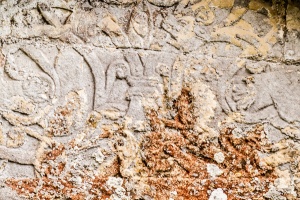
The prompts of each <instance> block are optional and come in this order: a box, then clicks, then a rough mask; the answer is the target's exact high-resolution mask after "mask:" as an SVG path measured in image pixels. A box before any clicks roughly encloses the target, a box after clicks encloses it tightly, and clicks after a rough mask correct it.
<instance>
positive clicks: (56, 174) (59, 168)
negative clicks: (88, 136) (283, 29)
mask: <svg viewBox="0 0 300 200" xmlns="http://www.w3.org/2000/svg"><path fill="white" fill-rule="evenodd" d="M104 133H106V132H105V131H104ZM106 134H107V133H106ZM75 149H78V146H77V145H76V144H75V143H74V140H71V141H70V142H69V143H67V144H65V145H62V144H60V145H55V144H53V145H52V148H51V149H50V150H48V151H45V153H44V156H43V157H41V163H40V164H41V168H40V169H39V171H40V175H41V176H42V177H41V178H35V179H8V180H6V184H7V185H8V186H9V187H11V188H12V189H13V190H15V191H16V192H17V193H18V194H19V195H22V196H24V197H26V198H30V199H44V200H52V199H70V200H84V199H87V197H88V196H89V198H90V197H93V198H92V199H94V200H96V199H97V200H98V199H106V198H108V197H109V196H110V195H111V194H112V193H113V192H112V191H110V190H109V189H108V188H107V187H106V186H105V184H106V181H107V179H108V177H111V176H117V175H118V174H119V173H120V164H119V163H118V160H117V159H115V160H114V161H113V162H112V163H111V165H110V166H108V167H107V168H105V173H102V174H101V175H96V174H95V172H94V171H92V170H93V169H88V168H78V167H75V165H80V164H79V163H74V165H72V164H71V165H70V163H68V160H72V159H74V157H76V155H78V152H77V151H76V150H75ZM69 162H70V161H69ZM90 174H93V175H92V176H91V175H90ZM84 185H85V186H84Z"/></svg>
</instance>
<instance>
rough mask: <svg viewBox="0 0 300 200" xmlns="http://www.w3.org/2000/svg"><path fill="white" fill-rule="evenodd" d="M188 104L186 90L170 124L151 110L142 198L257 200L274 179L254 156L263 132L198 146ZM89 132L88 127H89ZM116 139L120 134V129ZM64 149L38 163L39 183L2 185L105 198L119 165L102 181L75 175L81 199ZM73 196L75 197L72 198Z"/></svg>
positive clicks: (26, 191) (36, 193)
mask: <svg viewBox="0 0 300 200" xmlns="http://www.w3.org/2000/svg"><path fill="white" fill-rule="evenodd" d="M193 99H194V98H193V96H192V94H191V93H190V90H189V89H188V88H186V89H183V90H182V92H181V95H180V96H179V97H178V98H177V99H176V100H175V101H174V102H173V107H172V108H171V109H173V110H174V111H175V112H176V114H175V115H174V117H173V118H168V119H166V118H163V117H160V116H161V115H160V111H154V110H152V111H151V112H150V113H149V115H148V119H149V123H150V127H151V131H150V132H148V133H147V134H146V135H145V136H144V140H143V142H142V143H141V150H142V154H143V162H142V163H143V165H144V166H142V169H143V172H144V175H143V177H140V178H141V181H142V182H144V183H146V184H147V185H148V186H150V188H152V190H148V191H145V194H147V195H149V196H151V197H152V198H154V199H160V200H163V199H169V198H171V196H170V192H171V191H176V194H177V195H176V197H174V198H175V199H203V200H205V199H208V198H209V193H210V192H209V191H213V190H214V189H217V188H222V189H223V191H224V192H225V193H226V195H227V197H228V199H229V200H235V199H244V198H251V199H261V198H262V196H263V194H264V193H266V192H267V191H268V189H269V188H268V186H269V185H270V183H271V182H273V181H274V180H275V178H276V176H275V174H274V170H273V168H272V167H269V166H267V165H263V164H262V162H261V160H260V157H259V156H258V153H259V152H264V151H265V149H264V148H263V147H262V145H261V142H262V139H261V134H262V133H263V132H264V129H263V126H261V125H257V126H256V127H255V128H253V129H252V130H250V131H248V132H247V133H246V134H245V136H243V137H236V136H234V134H233V131H234V129H233V128H228V127H224V128H223V129H222V130H221V131H220V134H219V137H218V138H214V139H211V140H202V139H201V137H200V136H201V133H200V134H199V133H196V132H194V129H193V128H194V126H195V117H194V113H193V110H194V108H193ZM90 120H91V118H90V119H89V122H88V123H91V122H90ZM92 121H93V120H92ZM91 126H94V125H93V123H92V124H91ZM118 133H119V134H122V129H120V130H118ZM111 135H112V134H111V132H110V131H108V130H103V134H102V135H100V138H107V137H110V136H111ZM116 142H118V141H116ZM67 148H72V149H76V148H78V146H77V145H76V144H75V143H74V141H73V140H72V141H71V142H70V143H69V144H68V147H65V146H63V145H59V146H55V145H53V147H52V149H51V150H49V151H47V152H46V153H45V156H44V157H43V159H42V162H41V163H42V166H43V167H42V169H43V170H42V172H43V173H41V175H42V177H41V178H36V179H24V180H17V179H9V180H7V181H6V184H7V185H8V186H9V187H11V188H12V189H14V190H16V191H17V192H18V194H21V195H25V196H33V199H49V200H50V199H54V198H69V199H72V200H81V199H85V198H86V195H87V194H91V195H94V196H98V198H94V199H95V200H96V199H106V198H109V197H110V196H111V195H112V194H113V191H111V190H110V189H108V188H107V187H106V186H105V184H106V181H107V180H108V178H109V177H111V176H114V177H116V176H120V174H121V172H120V165H121V164H122V163H121V161H120V160H118V159H115V161H114V162H112V165H111V166H110V167H109V168H106V171H105V175H102V176H95V177H89V176H85V175H84V174H82V175H79V177H80V179H81V182H89V183H90V188H89V189H88V190H87V193H82V192H80V191H82V188H81V186H80V184H79V185H76V184H74V182H72V181H71V176H72V172H71V171H66V170H67V169H66V163H65V162H62V161H60V159H61V158H62V157H63V156H66V155H65V154H66V149H67ZM216 153H222V154H223V155H224V160H223V161H222V162H217V161H216V160H215V159H214V155H215V154H216ZM50 161H51V162H54V163H56V164H57V167H56V168H54V167H53V166H51V164H50V163H51V162H50ZM207 164H214V165H215V166H217V167H218V168H219V169H220V170H222V173H221V174H218V175H217V176H216V177H211V176H210V174H209V172H208V170H207ZM71 169H72V168H71ZM62 174H63V176H62ZM73 190H74V191H76V190H78V192H77V193H76V194H74V192H72V191H73ZM45 192H47V193H46V194H47V195H45ZM129 192H130V191H129ZM131 193H132V192H131ZM132 196H134V194H132Z"/></svg>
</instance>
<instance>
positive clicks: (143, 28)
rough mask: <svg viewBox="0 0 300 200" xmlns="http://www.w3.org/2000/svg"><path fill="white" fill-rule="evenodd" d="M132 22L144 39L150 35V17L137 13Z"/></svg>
mask: <svg viewBox="0 0 300 200" xmlns="http://www.w3.org/2000/svg"><path fill="white" fill-rule="evenodd" d="M131 22H132V25H133V28H134V30H135V31H136V33H137V34H139V35H140V36H142V37H145V36H146V35H147V34H148V32H149V28H148V16H147V14H146V13H144V12H137V13H135V15H134V17H133V19H132V21H131Z"/></svg>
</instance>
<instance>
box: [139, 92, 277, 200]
mask: <svg viewBox="0 0 300 200" xmlns="http://www.w3.org/2000/svg"><path fill="white" fill-rule="evenodd" d="M173 110H174V111H175V112H176V115H175V117H174V118H173V119H165V118H162V117H159V116H160V113H159V112H156V111H152V112H150V113H149V115H148V118H149V121H150V126H151V130H152V131H151V132H149V133H147V134H146V135H145V140H144V143H142V150H143V155H144V157H143V161H144V164H145V167H146V168H147V169H148V177H152V178H150V179H149V181H148V184H149V185H150V186H151V187H154V188H156V193H155V194H152V195H154V196H155V197H159V196H160V197H166V199H167V197H168V195H169V193H170V191H171V190H175V191H176V192H177V194H180V195H178V196H177V197H178V198H179V197H183V198H184V199H208V197H207V194H208V193H209V191H212V190H214V189H216V188H222V189H223V191H224V192H225V193H226V194H227V197H228V199H243V198H251V199H260V198H261V197H262V196H263V194H264V193H266V192H267V191H268V187H269V184H270V183H272V182H273V181H274V180H275V178H276V176H275V173H274V170H273V168H272V167H270V166H267V165H266V164H265V163H263V162H262V160H261V159H260V157H259V152H265V149H264V148H263V146H262V145H261V143H262V142H263V141H262V140H263V138H262V135H264V134H263V133H264V130H263V126H262V125H257V126H255V127H253V128H252V130H250V131H247V132H245V133H244V134H243V136H240V137H235V136H234V133H233V132H234V129H233V128H227V127H224V129H222V130H221V132H220V135H219V138H216V139H213V140H203V139H202V138H201V137H200V136H201V133H200V134H199V133H195V132H194V131H193V127H194V125H195V121H196V119H195V117H194V113H193V97H192V95H191V94H190V93H189V90H188V89H183V90H182V93H181V95H180V96H179V97H178V99H177V100H175V101H174V103H173ZM217 153H219V154H222V155H223V157H224V160H222V161H219V162H217V161H216V160H215V158H214V156H215V155H216V154H217ZM208 165H211V166H215V167H216V168H218V169H219V170H220V171H221V172H220V173H219V174H217V175H215V176H213V177H212V175H211V174H210V173H209V172H208V168H207V167H208ZM180 180H184V181H180ZM201 180H202V183H205V184H204V185H203V184H202V185H201V184H200V185H201V187H200V186H199V187H198V188H197V187H192V186H191V185H193V184H192V182H193V181H201ZM191 188H194V189H193V190H195V191H197V192H198V194H200V195H198V196H197V195H195V196H193V195H191V194H190V193H191V192H190V190H191Z"/></svg>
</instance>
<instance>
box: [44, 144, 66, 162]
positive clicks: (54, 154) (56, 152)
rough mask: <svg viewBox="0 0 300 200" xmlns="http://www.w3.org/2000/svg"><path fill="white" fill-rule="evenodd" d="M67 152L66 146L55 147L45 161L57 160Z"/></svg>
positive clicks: (46, 155) (48, 153) (47, 154)
mask: <svg viewBox="0 0 300 200" xmlns="http://www.w3.org/2000/svg"><path fill="white" fill-rule="evenodd" d="M64 150H65V148H64V146H63V145H62V144H61V145H59V146H58V147H55V145H54V146H53V149H52V150H51V151H49V152H47V153H46V154H45V158H44V159H45V160H55V159H56V158H57V157H58V156H60V155H62V153H63V151H64Z"/></svg>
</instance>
